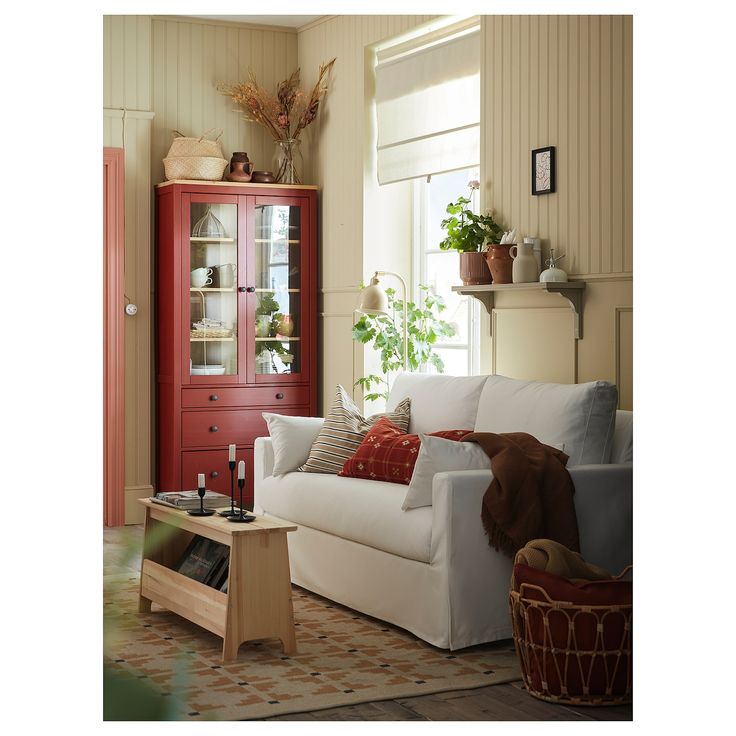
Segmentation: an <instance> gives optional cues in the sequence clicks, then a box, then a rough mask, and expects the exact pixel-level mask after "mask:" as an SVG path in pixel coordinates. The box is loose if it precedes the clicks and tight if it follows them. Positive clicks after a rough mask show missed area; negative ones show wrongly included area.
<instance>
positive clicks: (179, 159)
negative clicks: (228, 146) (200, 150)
mask: <svg viewBox="0 0 736 736" xmlns="http://www.w3.org/2000/svg"><path fill="white" fill-rule="evenodd" d="M226 166H227V161H226V160H225V159H224V158H212V157H210V156H167V157H166V158H165V159H164V172H165V174H166V178H167V179H168V180H169V181H171V180H172V179H201V180H204V181H220V180H221V179H222V175H223V174H224V173H225V167H226Z"/></svg>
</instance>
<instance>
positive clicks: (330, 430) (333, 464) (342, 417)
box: [299, 386, 411, 474]
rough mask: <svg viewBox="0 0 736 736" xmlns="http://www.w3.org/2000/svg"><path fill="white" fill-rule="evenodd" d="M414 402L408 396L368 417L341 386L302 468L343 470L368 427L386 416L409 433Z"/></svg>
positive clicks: (319, 471) (313, 471) (320, 471)
mask: <svg viewBox="0 0 736 736" xmlns="http://www.w3.org/2000/svg"><path fill="white" fill-rule="evenodd" d="M410 408H411V401H409V399H406V400H405V401H401V402H400V403H399V404H397V406H396V407H395V408H394V409H393V410H392V411H389V412H386V413H385V414H374V415H373V416H370V417H368V418H367V419H366V418H365V417H364V416H363V415H362V414H361V413H360V411H359V410H358V407H357V406H355V404H354V403H353V400H352V399H351V398H350V396H349V395H348V392H347V391H346V390H345V389H344V388H343V387H342V386H338V387H337V391H336V393H335V398H334V399H333V401H332V406H331V407H330V411H329V413H328V414H327V416H326V417H325V421H324V424H323V425H322V429H321V430H320V432H319V434H318V435H317V439H316V440H315V441H314V444H313V445H312V449H311V450H310V451H309V457H308V458H307V462H306V463H304V465H302V466H301V468H299V470H303V471H305V472H307V473H334V474H337V473H339V472H340V471H341V470H342V466H343V465H344V464H345V461H346V460H347V459H348V458H349V457H350V456H351V455H354V454H355V451H356V450H357V449H358V446H359V445H360V443H361V442H362V441H363V437H365V435H366V433H367V432H368V430H369V429H370V428H371V427H372V426H373V425H374V424H375V423H376V422H377V421H378V420H379V419H380V418H381V417H383V416H386V417H388V418H389V419H390V420H391V421H392V422H393V423H394V424H396V425H397V426H398V427H400V428H401V429H402V430H403V431H404V432H406V429H407V427H408V426H409V410H410Z"/></svg>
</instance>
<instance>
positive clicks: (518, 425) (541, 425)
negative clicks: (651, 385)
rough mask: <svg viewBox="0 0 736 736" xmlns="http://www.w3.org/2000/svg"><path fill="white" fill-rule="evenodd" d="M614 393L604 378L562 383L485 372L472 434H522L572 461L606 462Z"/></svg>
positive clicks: (607, 460)
mask: <svg viewBox="0 0 736 736" xmlns="http://www.w3.org/2000/svg"><path fill="white" fill-rule="evenodd" d="M617 401H618V391H617V389H616V387H615V386H614V385H613V384H611V383H608V382H607V381H591V382H590V383H577V384H563V383H542V382H539V381H519V380H516V379H513V378H506V377H505V376H488V379H487V381H486V384H485V386H484V387H483V391H482V393H481V396H480V402H479V404H478V415H477V418H476V421H475V431H476V432H496V433H498V434H500V433H503V432H527V433H529V434H530V435H532V436H533V437H536V439H538V440H539V441H540V442H543V443H544V444H545V445H551V446H552V447H556V448H558V449H560V450H563V452H565V454H566V455H568V457H569V458H570V459H569V460H568V463H567V465H568V467H572V466H573V465H594V464H598V463H608V462H610V460H611V446H612V440H613V430H614V424H615V418H616V403H617Z"/></svg>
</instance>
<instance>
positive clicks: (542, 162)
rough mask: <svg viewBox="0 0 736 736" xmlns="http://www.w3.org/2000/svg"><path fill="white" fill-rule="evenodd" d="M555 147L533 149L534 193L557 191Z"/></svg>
mask: <svg viewBox="0 0 736 736" xmlns="http://www.w3.org/2000/svg"><path fill="white" fill-rule="evenodd" d="M555 186H556V177H555V147H554V146H546V147H545V148H535V149H534V150H533V151H532V194H533V195H538V194H552V192H554V191H555Z"/></svg>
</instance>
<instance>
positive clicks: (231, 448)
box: [227, 445, 235, 463]
mask: <svg viewBox="0 0 736 736" xmlns="http://www.w3.org/2000/svg"><path fill="white" fill-rule="evenodd" d="M227 449H228V451H229V454H228V456H227V459H228V460H229V461H230V462H231V463H234V462H235V445H228V448H227Z"/></svg>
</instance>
